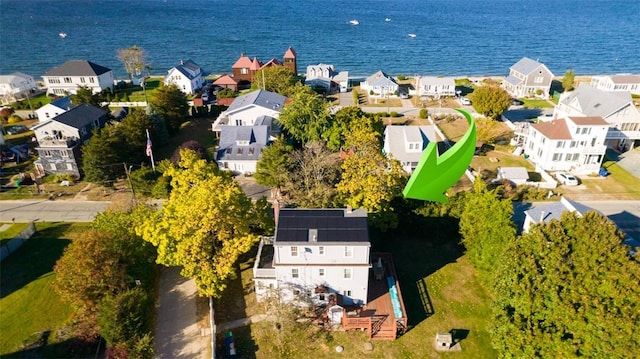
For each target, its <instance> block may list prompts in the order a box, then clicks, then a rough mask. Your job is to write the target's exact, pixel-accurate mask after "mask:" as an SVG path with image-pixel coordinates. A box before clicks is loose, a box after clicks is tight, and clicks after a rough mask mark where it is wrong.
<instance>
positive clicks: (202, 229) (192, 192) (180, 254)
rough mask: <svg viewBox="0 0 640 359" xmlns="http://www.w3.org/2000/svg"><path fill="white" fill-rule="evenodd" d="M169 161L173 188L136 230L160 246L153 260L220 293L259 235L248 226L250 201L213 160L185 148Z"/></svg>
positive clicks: (204, 290) (204, 291)
mask: <svg viewBox="0 0 640 359" xmlns="http://www.w3.org/2000/svg"><path fill="white" fill-rule="evenodd" d="M180 155H181V161H180V164H179V166H175V165H170V167H169V168H168V169H167V170H166V171H165V174H166V175H167V176H169V177H170V178H171V187H172V191H171V194H170V196H169V199H168V200H167V201H166V202H165V203H164V204H163V205H162V209H160V210H155V209H151V208H147V209H146V210H143V209H140V210H141V211H144V216H141V218H144V220H143V221H141V223H140V225H138V226H137V228H136V231H137V233H138V234H139V235H141V236H142V237H143V238H144V240H146V241H148V242H150V243H152V244H153V245H154V246H155V247H156V248H157V251H158V257H157V262H158V263H160V264H163V265H167V266H180V267H182V271H181V273H182V275H183V276H185V277H188V278H193V279H194V280H195V282H196V286H197V287H198V290H199V294H200V295H202V296H212V297H219V296H220V295H221V294H222V292H223V291H224V289H225V288H226V286H227V279H229V278H233V277H235V275H236V273H235V267H234V265H235V263H236V260H237V259H238V257H239V256H240V255H242V254H244V253H246V252H247V251H248V250H249V249H250V248H251V247H252V246H253V244H254V243H255V242H256V241H257V240H258V238H259V237H258V235H257V234H256V233H253V232H252V231H251V223H252V218H251V217H252V215H253V213H252V208H253V206H252V203H251V200H250V199H249V198H248V197H247V196H246V195H245V194H244V193H243V192H242V189H241V188H240V186H239V185H238V184H237V183H236V182H235V181H233V180H232V178H231V177H230V176H228V175H227V174H225V173H223V172H220V171H219V170H218V168H217V166H215V165H214V164H211V163H208V162H207V161H206V160H203V159H200V158H199V156H198V155H196V154H195V153H194V152H193V151H189V150H183V152H182V153H181V154H180Z"/></svg>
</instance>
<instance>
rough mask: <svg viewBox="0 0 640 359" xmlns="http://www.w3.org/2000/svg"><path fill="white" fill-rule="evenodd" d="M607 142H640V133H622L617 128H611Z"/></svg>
mask: <svg viewBox="0 0 640 359" xmlns="http://www.w3.org/2000/svg"><path fill="white" fill-rule="evenodd" d="M607 140H640V131H620V130H618V129H617V128H609V131H607Z"/></svg>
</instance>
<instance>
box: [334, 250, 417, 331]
mask: <svg viewBox="0 0 640 359" xmlns="http://www.w3.org/2000/svg"><path fill="white" fill-rule="evenodd" d="M378 258H381V260H382V266H383V268H384V275H383V276H382V277H381V278H380V276H378V279H376V276H375V275H374V268H375V267H376V265H377V264H378ZM371 263H372V265H373V267H374V268H372V270H371V271H370V273H369V290H368V295H367V296H368V298H367V305H365V306H364V308H363V309H362V311H360V312H359V313H358V315H357V316H348V315H347V313H344V315H343V317H342V322H343V323H342V325H343V327H344V329H359V328H364V329H366V330H367V331H368V333H369V338H371V339H381V340H395V339H396V337H397V335H398V334H402V333H404V330H405V328H406V327H407V313H406V310H405V308H404V302H403V300H402V293H401V292H400V285H399V284H398V277H397V275H396V272H395V267H394V266H393V258H392V257H391V254H389V253H372V254H371ZM389 276H392V277H393V278H394V281H395V287H396V290H397V292H398V299H399V300H400V308H401V311H402V318H396V317H395V315H394V312H393V304H392V302H391V294H390V293H389V284H388V283H387V277H389Z"/></svg>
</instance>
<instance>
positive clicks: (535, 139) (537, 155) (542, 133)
mask: <svg viewBox="0 0 640 359" xmlns="http://www.w3.org/2000/svg"><path fill="white" fill-rule="evenodd" d="M608 128H609V124H608V123H607V122H605V121H604V120H603V119H602V117H597V116H594V117H584V116H583V117H581V116H570V117H566V118H564V119H557V120H553V121H550V122H540V123H536V124H532V125H531V126H530V127H529V131H530V132H529V136H528V137H527V138H526V143H525V145H524V151H525V154H527V155H528V156H529V159H530V160H531V161H532V162H533V163H535V164H536V165H537V166H539V167H540V168H542V169H543V170H545V171H571V172H573V173H576V174H591V173H598V171H599V170H600V166H601V164H602V161H603V159H604V155H605V152H606V149H607V147H606V146H605V145H604V142H605V138H606V135H607V130H608Z"/></svg>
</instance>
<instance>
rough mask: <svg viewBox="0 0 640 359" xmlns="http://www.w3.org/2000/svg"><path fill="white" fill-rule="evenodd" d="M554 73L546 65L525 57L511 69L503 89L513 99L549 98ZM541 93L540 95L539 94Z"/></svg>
mask: <svg viewBox="0 0 640 359" xmlns="http://www.w3.org/2000/svg"><path fill="white" fill-rule="evenodd" d="M552 81H553V73H552V72H551V71H550V70H549V69H548V68H547V66H545V65H544V64H542V63H540V62H538V61H535V60H531V59H530V58H527V57H523V58H522V59H521V60H520V61H518V62H516V63H515V64H514V65H513V66H511V67H510V68H509V76H507V77H506V78H505V79H504V81H503V82H502V87H503V88H504V89H505V90H507V92H509V93H510V94H511V96H513V97H541V98H547V97H549V90H550V89H551V82H552ZM538 93H539V94H538Z"/></svg>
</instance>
